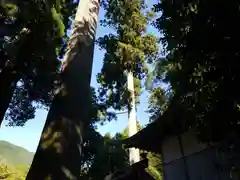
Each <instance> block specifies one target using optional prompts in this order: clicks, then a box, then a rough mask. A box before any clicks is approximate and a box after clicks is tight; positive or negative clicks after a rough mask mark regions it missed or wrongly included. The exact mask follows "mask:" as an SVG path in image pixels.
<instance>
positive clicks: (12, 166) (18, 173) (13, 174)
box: [0, 141, 34, 180]
mask: <svg viewBox="0 0 240 180" xmlns="http://www.w3.org/2000/svg"><path fill="white" fill-rule="evenodd" d="M33 156H34V153H32V152H29V151H28V150H26V149H24V148H22V147H20V146H16V145H14V144H11V143H9V142H7V141H0V179H8V180H11V179H14V180H16V179H18V180H22V179H25V176H26V174H27V171H28V169H29V166H30V165H31V162H32V159H33Z"/></svg>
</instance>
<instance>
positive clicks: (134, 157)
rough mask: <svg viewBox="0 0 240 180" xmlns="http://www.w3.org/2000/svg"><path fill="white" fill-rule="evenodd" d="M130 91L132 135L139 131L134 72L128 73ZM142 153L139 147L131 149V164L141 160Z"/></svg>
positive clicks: (129, 127)
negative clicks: (140, 153)
mask: <svg viewBox="0 0 240 180" xmlns="http://www.w3.org/2000/svg"><path fill="white" fill-rule="evenodd" d="M127 83H128V91H129V92H130V93H131V102H130V107H129V108H128V136H129V137H131V136H133V135H134V134H136V133H137V120H136V118H137V115H136V100H135V94H134V80H133V74H132V72H128V73H127ZM139 161H140V155H139V149H136V148H130V149H129V162H130V165H132V164H134V163H136V162H139Z"/></svg>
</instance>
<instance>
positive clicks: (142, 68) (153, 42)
mask: <svg viewBox="0 0 240 180" xmlns="http://www.w3.org/2000/svg"><path fill="white" fill-rule="evenodd" d="M102 6H103V8H104V9H105V11H106V14H105V19H104V20H102V21H101V24H102V25H103V26H106V27H109V28H111V29H113V33H109V34H107V35H105V36H104V37H100V38H99V39H98V40H97V43H98V45H99V46H100V48H101V49H103V50H105V51H106V53H105V56H104V59H103V67H102V70H101V72H100V73H99V74H98V83H99V84H100V88H99V89H98V91H99V99H100V101H101V102H104V103H105V104H106V105H107V106H108V107H111V108H114V109H116V110H120V109H123V108H125V107H126V106H127V105H128V104H129V99H130V98H129V92H128V91H127V72H132V73H133V76H134V78H135V80H134V86H135V95H136V96H137V97H138V96H139V95H140V94H141V87H142V80H143V79H144V78H145V76H146V74H147V73H148V67H147V63H152V62H154V61H155V59H156V57H157V54H158V45H157V37H155V36H154V35H153V34H149V33H147V25H148V24H149V23H150V21H151V19H152V17H153V12H152V11H150V10H148V9H147V7H146V4H145V3H144V2H143V1H140V0H131V1H127V0H123V1H122V0H110V1H103V2H102Z"/></svg>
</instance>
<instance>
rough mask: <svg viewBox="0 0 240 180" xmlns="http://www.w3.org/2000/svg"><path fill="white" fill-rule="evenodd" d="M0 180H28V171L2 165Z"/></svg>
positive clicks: (0, 167) (0, 165) (0, 166)
mask: <svg viewBox="0 0 240 180" xmlns="http://www.w3.org/2000/svg"><path fill="white" fill-rule="evenodd" d="M0 179H6V180H24V179H26V171H22V170H19V169H16V168H14V167H11V166H9V165H6V164H1V163H0Z"/></svg>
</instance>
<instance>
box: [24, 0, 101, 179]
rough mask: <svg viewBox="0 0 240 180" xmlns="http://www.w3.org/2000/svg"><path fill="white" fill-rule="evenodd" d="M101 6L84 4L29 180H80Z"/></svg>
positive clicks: (84, 1)
mask: <svg viewBox="0 0 240 180" xmlns="http://www.w3.org/2000/svg"><path fill="white" fill-rule="evenodd" d="M98 11H99V2H98V1H97V0H81V1H80V2H79V5H78V9H77V13H76V18H75V25H74V27H73V32H72V35H71V37H70V40H69V43H68V49H67V52H66V55H65V57H64V59H65V60H64V63H63V70H62V86H61V88H59V89H58V92H56V96H55V98H54V101H53V103H52V106H51V108H50V110H49V113H48V116H47V120H46V123H45V126H44V128H43V132H42V135H41V138H40V142H39V145H38V148H37V151H36V154H35V156H34V160H33V162H32V165H31V167H30V170H29V172H28V175H27V178H26V179H27V180H44V179H54V180H64V179H79V176H80V169H81V167H80V166H81V154H82V152H81V151H82V142H83V140H82V136H83V131H82V130H83V129H84V127H86V126H87V125H88V122H89V118H91V117H90V111H89V110H90V108H91V107H90V80H91V71H92V61H93V51H94V39H95V31H96V26H97V18H98Z"/></svg>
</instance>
